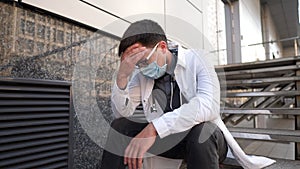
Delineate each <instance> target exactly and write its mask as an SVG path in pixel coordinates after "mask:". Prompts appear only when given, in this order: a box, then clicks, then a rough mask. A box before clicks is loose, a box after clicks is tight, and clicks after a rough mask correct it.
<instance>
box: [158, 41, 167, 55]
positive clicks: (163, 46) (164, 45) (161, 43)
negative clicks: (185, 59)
mask: <svg viewBox="0 0 300 169" xmlns="http://www.w3.org/2000/svg"><path fill="white" fill-rule="evenodd" d="M159 47H160V48H161V50H162V52H163V53H165V52H167V50H168V45H167V43H166V42H165V41H160V42H159Z"/></svg>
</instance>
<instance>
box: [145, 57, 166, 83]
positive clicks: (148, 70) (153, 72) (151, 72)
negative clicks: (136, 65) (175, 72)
mask: <svg viewBox="0 0 300 169" xmlns="http://www.w3.org/2000/svg"><path fill="white" fill-rule="evenodd" d="M166 70H167V64H165V65H163V66H162V67H160V66H159V65H158V64H157V62H156V61H154V62H152V63H150V64H149V65H148V66H147V67H144V68H141V72H142V74H143V75H144V76H146V77H148V78H151V79H158V78H160V77H162V76H163V75H164V74H165V73H166Z"/></svg>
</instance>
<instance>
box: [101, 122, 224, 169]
mask: <svg viewBox="0 0 300 169" xmlns="http://www.w3.org/2000/svg"><path fill="white" fill-rule="evenodd" d="M147 124H148V123H139V122H134V121H132V120H128V119H126V118H119V119H116V120H114V121H113V122H112V124H111V127H112V129H111V130H110V132H109V135H108V139H107V143H106V147H105V150H104V152H103V156H102V166H101V169H125V168H126V166H125V165H124V164H123V161H124V158H123V155H124V151H125V149H126V147H127V145H128V144H129V142H130V140H131V139H132V137H134V136H135V135H137V134H138V133H139V132H140V131H141V130H142V129H143V128H145V127H146V126H147ZM127 136H128V137H127ZM227 150H228V149H227V143H226V141H225V138H224V135H223V133H222V131H221V130H220V129H219V128H218V127H217V126H216V125H215V124H213V123H211V122H204V123H200V124H198V125H196V126H194V127H193V128H192V129H190V130H188V131H186V132H182V133H178V134H172V135H170V136H167V137H165V138H163V139H160V138H159V136H158V137H157V139H156V141H155V143H154V145H153V146H152V147H151V148H150V149H149V151H148V152H150V153H152V154H154V155H158V156H162V157H167V158H172V159H184V160H185V161H186V163H187V168H188V169H217V168H219V163H220V162H222V161H223V160H224V159H225V158H226V154H227Z"/></svg>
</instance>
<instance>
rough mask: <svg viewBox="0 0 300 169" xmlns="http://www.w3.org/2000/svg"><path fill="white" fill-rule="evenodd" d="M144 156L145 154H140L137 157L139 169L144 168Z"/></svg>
mask: <svg viewBox="0 0 300 169" xmlns="http://www.w3.org/2000/svg"><path fill="white" fill-rule="evenodd" d="M143 156H144V153H139V154H138V157H137V166H138V169H141V168H142V166H143Z"/></svg>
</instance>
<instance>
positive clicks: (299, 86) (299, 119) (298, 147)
mask: <svg viewBox="0 0 300 169" xmlns="http://www.w3.org/2000/svg"><path fill="white" fill-rule="evenodd" d="M296 64H297V65H298V66H299V65H300V61H297V62H296ZM296 76H300V70H297V72H296ZM296 90H298V91H299V90H300V81H296ZM295 99H296V100H295V101H296V107H297V108H299V107H300V96H296V98H295ZM295 129H296V130H300V116H299V115H298V116H295ZM295 160H300V143H295Z"/></svg>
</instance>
